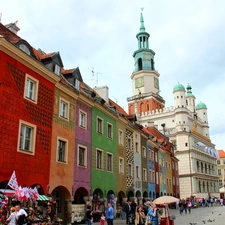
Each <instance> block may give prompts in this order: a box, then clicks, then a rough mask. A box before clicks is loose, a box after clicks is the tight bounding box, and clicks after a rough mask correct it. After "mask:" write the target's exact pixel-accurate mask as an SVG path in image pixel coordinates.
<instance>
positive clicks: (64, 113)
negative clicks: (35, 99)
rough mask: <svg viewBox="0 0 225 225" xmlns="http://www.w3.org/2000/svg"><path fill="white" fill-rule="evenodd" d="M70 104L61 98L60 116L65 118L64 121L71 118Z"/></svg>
mask: <svg viewBox="0 0 225 225" xmlns="http://www.w3.org/2000/svg"><path fill="white" fill-rule="evenodd" d="M68 106H69V103H68V102H67V101H66V100H64V99H61V98H60V116H61V117H63V118H64V119H68V118H69V110H68V109H69V107H68Z"/></svg>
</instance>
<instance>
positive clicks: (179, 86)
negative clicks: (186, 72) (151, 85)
mask: <svg viewBox="0 0 225 225" xmlns="http://www.w3.org/2000/svg"><path fill="white" fill-rule="evenodd" d="M173 91H185V88H184V86H183V85H182V84H180V83H179V82H178V84H176V85H175V86H174V88H173Z"/></svg>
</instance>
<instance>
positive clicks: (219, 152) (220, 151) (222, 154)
mask: <svg viewBox="0 0 225 225" xmlns="http://www.w3.org/2000/svg"><path fill="white" fill-rule="evenodd" d="M217 151H218V154H219V157H220V158H224V157H225V152H224V150H217Z"/></svg>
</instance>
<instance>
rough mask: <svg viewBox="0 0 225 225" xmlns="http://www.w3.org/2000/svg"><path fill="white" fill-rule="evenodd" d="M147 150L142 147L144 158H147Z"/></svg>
mask: <svg viewBox="0 0 225 225" xmlns="http://www.w3.org/2000/svg"><path fill="white" fill-rule="evenodd" d="M146 155H147V154H146V148H145V147H144V146H142V156H143V157H145V158H146Z"/></svg>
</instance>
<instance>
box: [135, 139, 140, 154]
mask: <svg viewBox="0 0 225 225" xmlns="http://www.w3.org/2000/svg"><path fill="white" fill-rule="evenodd" d="M135 152H137V153H140V150H139V143H138V142H137V141H136V142H135Z"/></svg>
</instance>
